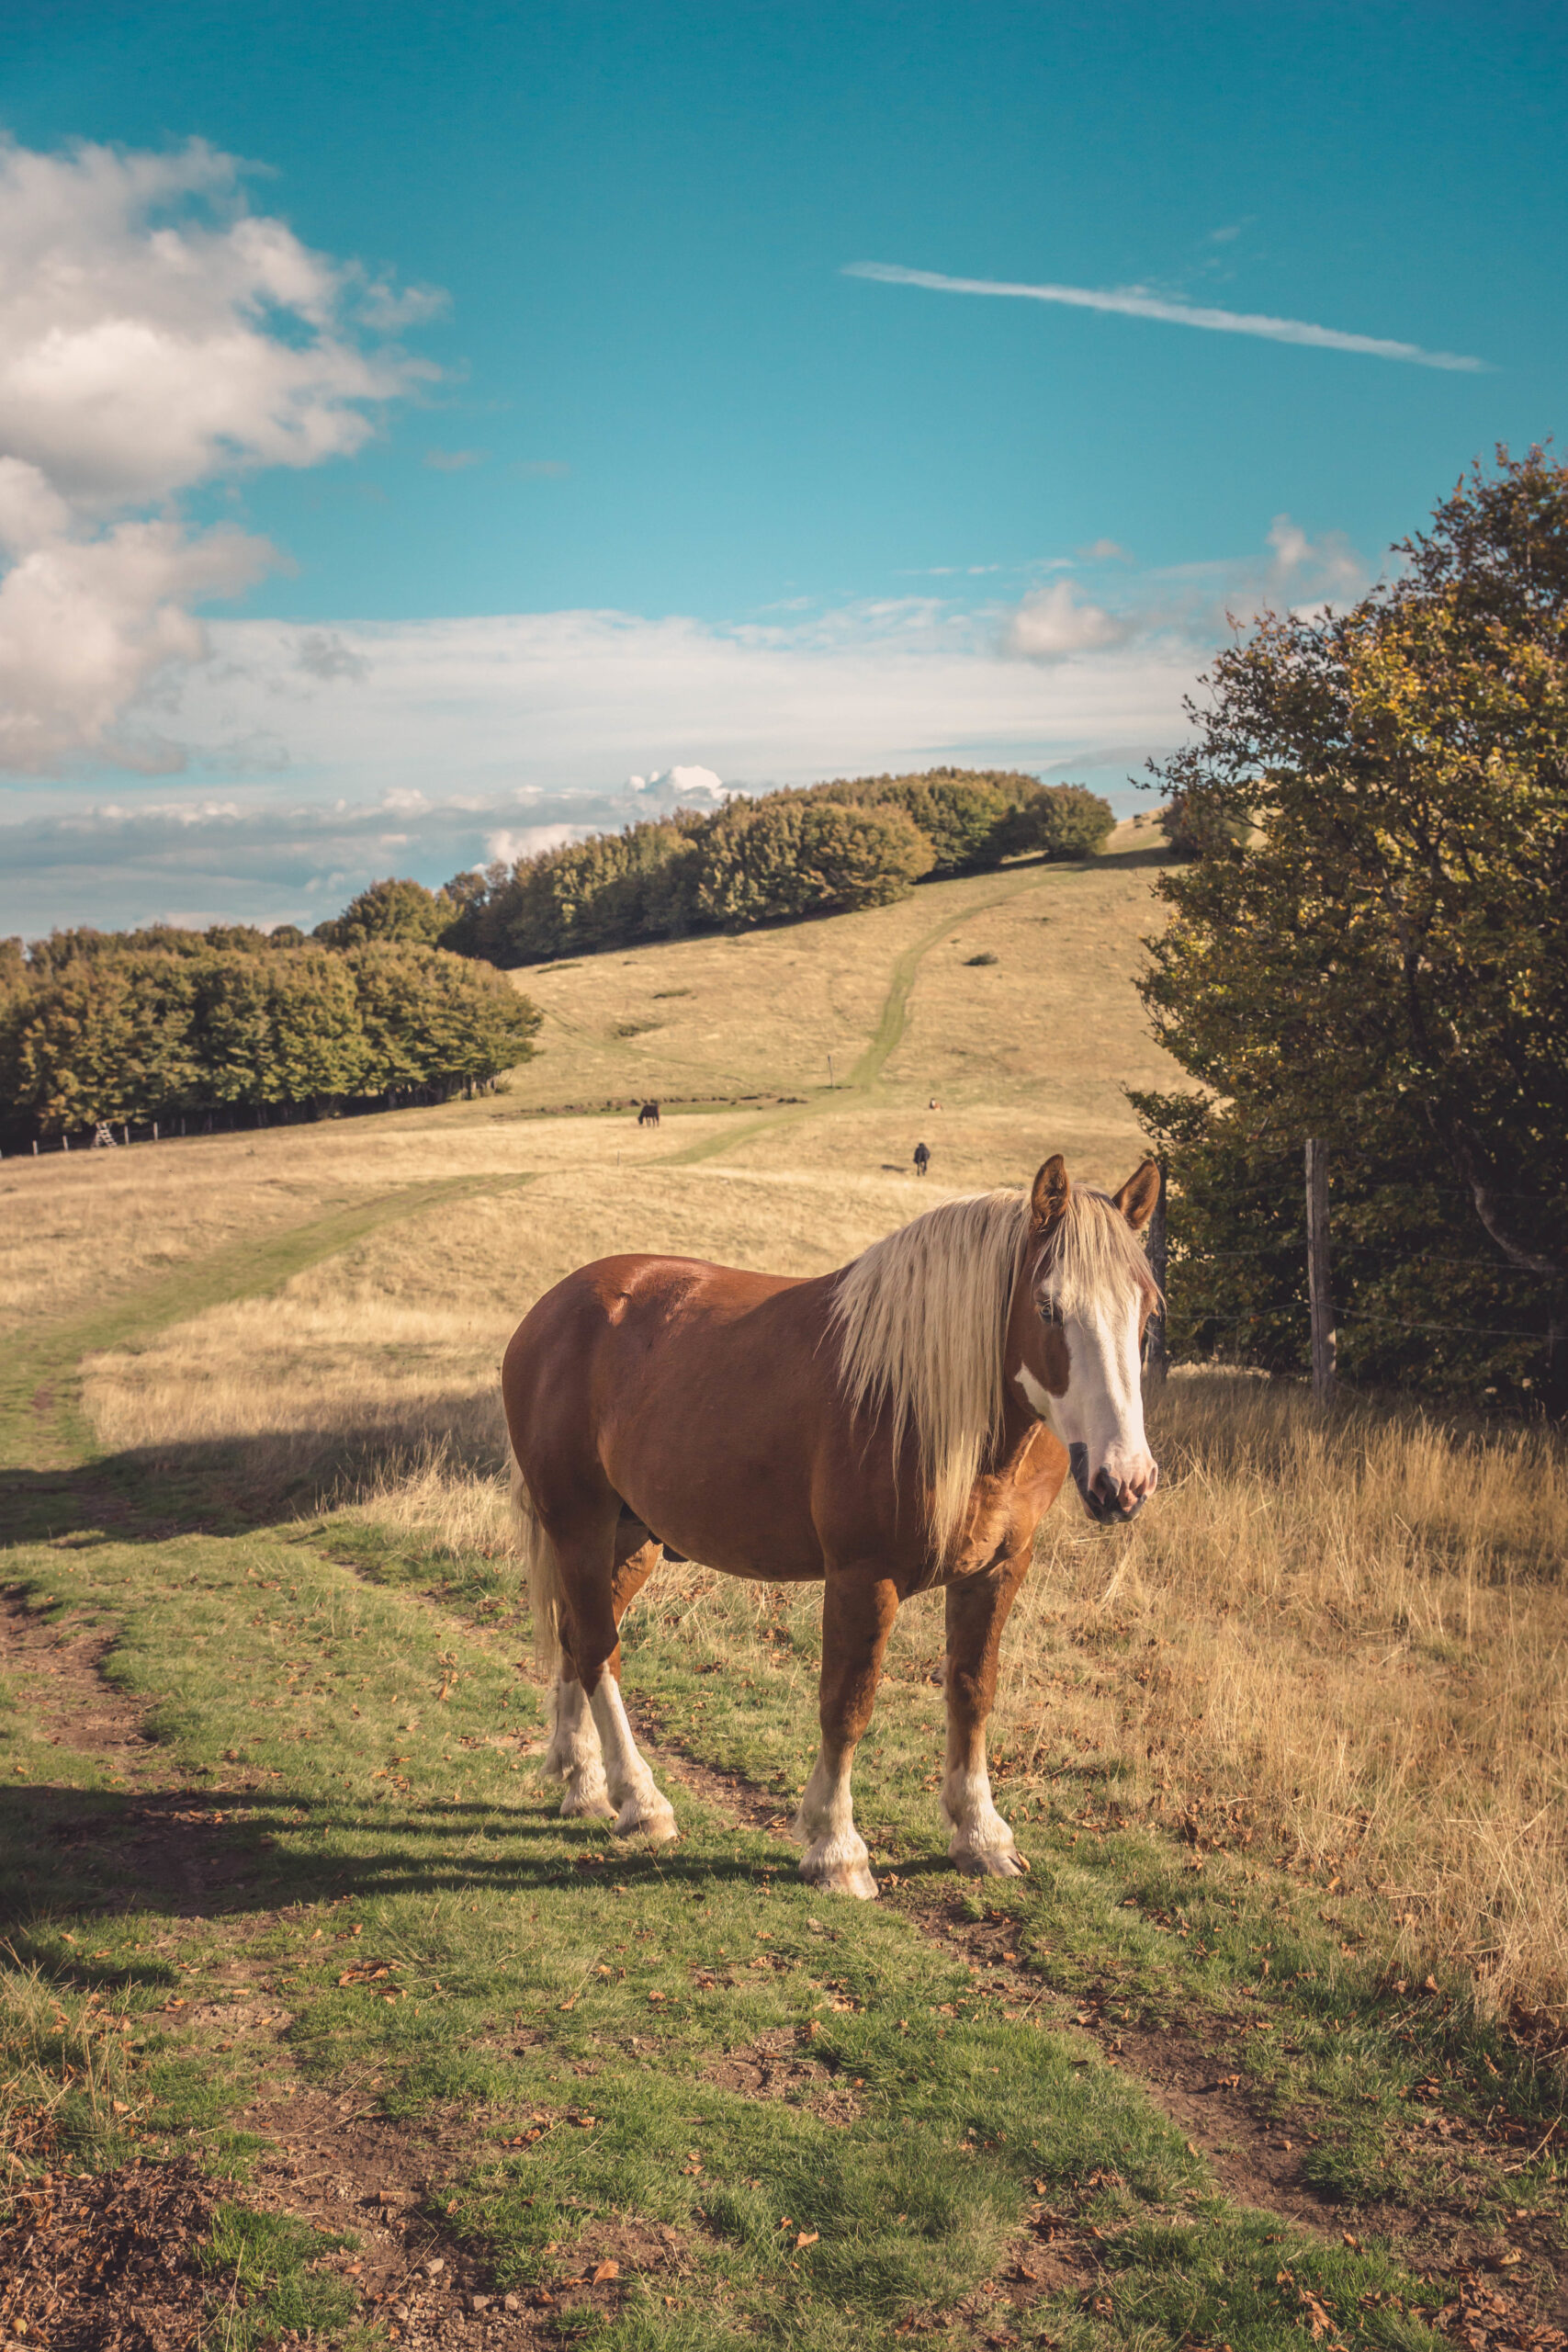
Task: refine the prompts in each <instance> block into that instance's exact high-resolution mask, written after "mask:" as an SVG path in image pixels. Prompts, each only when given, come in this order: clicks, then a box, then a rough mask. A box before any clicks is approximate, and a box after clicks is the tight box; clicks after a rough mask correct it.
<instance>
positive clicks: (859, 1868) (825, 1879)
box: [813, 1862, 878, 1903]
mask: <svg viewBox="0 0 1568 2352" xmlns="http://www.w3.org/2000/svg"><path fill="white" fill-rule="evenodd" d="M813 1883H814V1884H816V1885H817V1886H819V1887H820V1888H821V1890H822V1892H823V1894H852V1895H853V1896H854V1897H855V1899H856V1900H857V1902H861V1903H874V1902H875V1901H876V1897H877V1892H878V1889H877V1884H876V1881H875V1880H874V1878H873V1876H872V1874H871V1869H870V1865H869V1864H868V1863H866V1862H840V1863H839V1865H838V1867H837V1868H836V1869H835V1870H830V1871H824V1872H823V1874H822V1876H821V1877H820V1878H819V1879H817V1880H815V1881H814V1882H813Z"/></svg>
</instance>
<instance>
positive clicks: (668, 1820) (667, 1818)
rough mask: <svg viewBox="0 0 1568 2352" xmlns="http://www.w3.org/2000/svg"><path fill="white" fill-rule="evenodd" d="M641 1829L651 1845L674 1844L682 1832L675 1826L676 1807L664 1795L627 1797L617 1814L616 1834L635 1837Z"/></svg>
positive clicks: (617, 1835)
mask: <svg viewBox="0 0 1568 2352" xmlns="http://www.w3.org/2000/svg"><path fill="white" fill-rule="evenodd" d="M610 1809H612V1808H606V1810H610ZM639 1829H640V1830H641V1831H642V1833H643V1836H644V1837H645V1838H647V1839H648V1842H649V1845H650V1846H672V1845H673V1844H674V1842H675V1840H676V1838H678V1837H679V1836H680V1834H681V1833H680V1831H679V1830H678V1829H677V1828H676V1826H675V1814H674V1809H673V1807H672V1806H671V1805H668V1804H666V1803H665V1802H664V1799H663V1798H662V1797H653V1798H646V1799H645V1798H642V1797H628V1798H627V1799H626V1804H624V1805H623V1806H622V1807H621V1809H620V1811H619V1813H617V1814H616V1815H615V1835H616V1837H617V1838H635V1837H636V1835H637V1831H638V1830H639Z"/></svg>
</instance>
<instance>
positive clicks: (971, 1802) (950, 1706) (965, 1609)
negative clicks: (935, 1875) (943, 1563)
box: [942, 1554, 1029, 1878]
mask: <svg viewBox="0 0 1568 2352" xmlns="http://www.w3.org/2000/svg"><path fill="white" fill-rule="evenodd" d="M1028 1567H1029V1558H1028V1555H1027V1554H1025V1555H1024V1557H1023V1558H1022V1559H1021V1560H1009V1561H1005V1562H1004V1563H1003V1564H1002V1565H1001V1566H999V1567H997V1568H993V1569H991V1570H989V1571H988V1572H987V1574H986V1575H984V1576H979V1577H965V1578H964V1579H963V1580H962V1581H961V1582H960V1583H957V1584H950V1585H949V1586H948V1588H947V1678H946V1679H947V1774H946V1778H945V1779H944V1780H943V1781H942V1811H943V1812H944V1813H945V1814H946V1815H947V1817H948V1819H949V1821H950V1822H951V1823H952V1824H953V1838H952V1842H951V1843H950V1845H949V1847H948V1849H947V1850H948V1853H949V1855H950V1857H951V1858H952V1860H953V1861H955V1862H956V1863H957V1865H958V1867H959V1869H960V1870H961V1871H974V1872H975V1873H976V1876H977V1877H981V1878H1018V1877H1019V1876H1021V1873H1022V1872H1023V1871H1026V1870H1027V1869H1028V1867H1029V1865H1028V1863H1027V1862H1026V1861H1025V1860H1024V1859H1023V1857H1022V1855H1021V1853H1020V1852H1019V1850H1018V1848H1017V1846H1016V1845H1015V1844H1014V1842H1013V1835H1012V1831H1011V1830H1010V1828H1009V1827H1008V1826H1007V1823H1006V1822H1005V1821H1004V1820H1003V1819H1002V1817H1001V1815H1000V1814H999V1813H998V1811H997V1808H996V1806H995V1805H994V1804H992V1802H991V1776H990V1774H989V1772H988V1771H987V1769H986V1720H987V1716H988V1715H989V1713H990V1712H991V1702H992V1701H993V1700H994V1699H995V1697H996V1695H997V1665H998V1657H999V1655H1000V1651H1001V1644H1002V1628H1003V1626H1004V1625H1005V1624H1006V1623H1007V1621H1008V1612H1009V1611H1010V1609H1011V1607H1012V1604H1013V1600H1014V1598H1015V1596H1016V1594H1017V1592H1018V1589H1019V1586H1020V1585H1021V1583H1022V1582H1023V1579H1024V1576H1025V1574H1026V1572H1027V1570H1028Z"/></svg>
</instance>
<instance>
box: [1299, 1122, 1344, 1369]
mask: <svg viewBox="0 0 1568 2352" xmlns="http://www.w3.org/2000/svg"><path fill="white" fill-rule="evenodd" d="M1306 1210H1307V1298H1308V1300H1309V1302H1310V1305H1311V1307H1312V1393H1313V1401H1314V1404H1318V1405H1327V1404H1330V1403H1331V1402H1332V1401H1333V1397H1334V1373H1335V1363H1336V1358H1337V1352H1338V1349H1337V1339H1336V1335H1335V1329H1334V1292H1333V1287H1332V1284H1331V1283H1330V1280H1329V1270H1328V1146H1327V1145H1326V1144H1325V1143H1324V1142H1323V1141H1322V1140H1321V1139H1320V1138H1319V1137H1318V1136H1308V1137H1307V1148H1306Z"/></svg>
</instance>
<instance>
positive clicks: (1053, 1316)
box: [1039, 1298, 1062, 1323]
mask: <svg viewBox="0 0 1568 2352" xmlns="http://www.w3.org/2000/svg"><path fill="white" fill-rule="evenodd" d="M1039 1306H1040V1320H1041V1321H1042V1323H1059V1322H1060V1321H1061V1319H1062V1310H1061V1308H1060V1307H1059V1306H1057V1304H1056V1302H1055V1299H1054V1298H1043V1299H1041V1300H1040V1302H1039Z"/></svg>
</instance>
